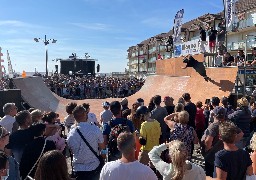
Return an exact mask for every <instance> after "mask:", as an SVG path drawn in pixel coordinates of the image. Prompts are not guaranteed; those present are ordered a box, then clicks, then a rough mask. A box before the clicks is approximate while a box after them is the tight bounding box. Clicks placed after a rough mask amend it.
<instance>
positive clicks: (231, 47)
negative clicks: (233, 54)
mask: <svg viewBox="0 0 256 180" xmlns="http://www.w3.org/2000/svg"><path fill="white" fill-rule="evenodd" d="M253 47H256V41H254V40H249V41H248V42H247V49H252V48H253ZM228 49H229V50H231V51H236V50H239V49H242V50H245V42H231V43H229V44H228Z"/></svg>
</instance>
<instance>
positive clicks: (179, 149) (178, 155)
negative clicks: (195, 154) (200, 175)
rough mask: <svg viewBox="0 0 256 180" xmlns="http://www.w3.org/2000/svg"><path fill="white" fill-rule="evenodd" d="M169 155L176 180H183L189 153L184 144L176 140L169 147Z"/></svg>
mask: <svg viewBox="0 0 256 180" xmlns="http://www.w3.org/2000/svg"><path fill="white" fill-rule="evenodd" d="M169 155H170V157H171V160H172V165H173V170H174V176H173V178H172V179H174V180H182V179H183V176H184V173H185V171H186V159H187V156H188V151H187V149H186V146H185V144H184V143H183V142H181V141H178V140H174V141H172V142H171V143H170V145H169Z"/></svg>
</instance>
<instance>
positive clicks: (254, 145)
mask: <svg viewBox="0 0 256 180" xmlns="http://www.w3.org/2000/svg"><path fill="white" fill-rule="evenodd" d="M250 147H251V148H252V150H254V151H255V150H256V133H254V134H253V136H252V139H251V141H250Z"/></svg>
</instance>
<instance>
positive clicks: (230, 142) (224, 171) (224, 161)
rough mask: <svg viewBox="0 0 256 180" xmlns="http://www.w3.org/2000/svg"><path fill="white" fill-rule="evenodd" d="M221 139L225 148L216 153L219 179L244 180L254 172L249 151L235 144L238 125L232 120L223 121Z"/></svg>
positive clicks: (220, 131)
mask: <svg viewBox="0 0 256 180" xmlns="http://www.w3.org/2000/svg"><path fill="white" fill-rule="evenodd" d="M219 134H220V139H221V140H222V141H223V143H224V149H223V150H221V151H219V152H217V153H216V154H215V162H214V165H215V168H216V169H215V170H216V175H217V179H237V180H240V179H241V180H242V179H244V177H245V175H246V176H251V175H252V174H253V169H252V161H251V159H250V155H249V153H248V152H247V151H245V150H243V149H239V148H238V147H237V146H236V145H235V140H236V137H237V127H236V126H235V125H234V124H233V123H232V122H223V123H221V124H220V126H219Z"/></svg>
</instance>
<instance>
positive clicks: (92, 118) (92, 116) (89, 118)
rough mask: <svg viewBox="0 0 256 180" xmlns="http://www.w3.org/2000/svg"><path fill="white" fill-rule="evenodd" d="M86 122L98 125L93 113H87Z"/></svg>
mask: <svg viewBox="0 0 256 180" xmlns="http://www.w3.org/2000/svg"><path fill="white" fill-rule="evenodd" d="M87 122H91V123H96V124H98V121H97V118H96V115H95V114H94V113H91V112H89V113H88V120H87Z"/></svg>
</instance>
